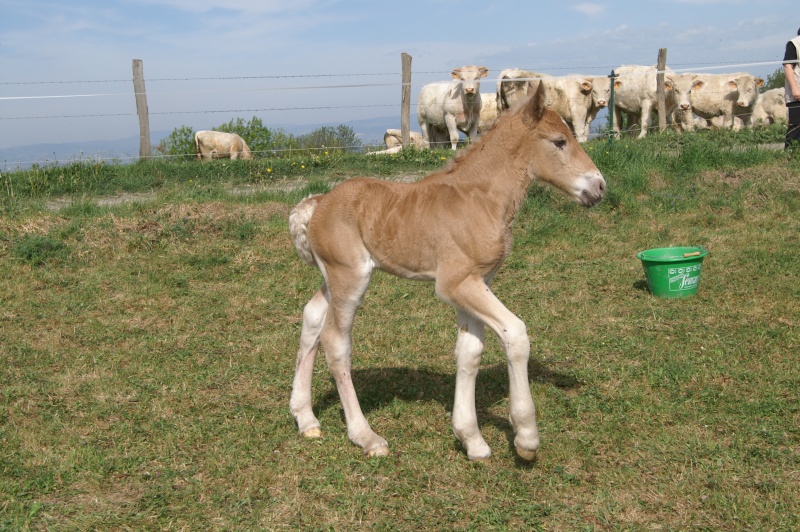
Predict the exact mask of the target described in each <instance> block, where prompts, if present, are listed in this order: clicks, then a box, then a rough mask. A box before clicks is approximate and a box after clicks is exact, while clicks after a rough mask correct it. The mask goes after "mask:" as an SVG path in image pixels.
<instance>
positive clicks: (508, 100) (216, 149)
mask: <svg viewBox="0 0 800 532" xmlns="http://www.w3.org/2000/svg"><path fill="white" fill-rule="evenodd" d="M488 73H489V70H488V69H487V68H486V67H482V66H471V65H470V66H464V67H461V68H456V69H455V70H453V72H452V76H453V79H452V80H451V81H444V82H436V83H429V84H427V85H425V86H423V87H422V90H421V91H420V93H419V98H418V100H417V119H418V121H419V126H420V128H421V130H422V132H421V133H418V132H414V131H412V132H410V140H411V144H412V145H413V146H414V147H416V148H417V149H425V148H430V147H445V146H447V145H448V144H449V145H450V147H451V148H452V149H456V146H457V144H458V140H459V132H462V133H464V134H465V135H467V137H469V139H470V140H475V139H476V138H477V136H478V135H479V134H480V133H481V131H485V130H486V129H488V128H490V127H492V125H493V124H494V122H495V121H496V120H497V118H498V116H500V115H501V114H502V113H503V112H505V111H506V110H507V109H509V108H510V107H511V106H513V105H514V104H515V103H516V102H517V101H519V100H521V99H523V98H524V97H525V96H527V95H528V94H530V93H531V91H534V90H536V89H537V88H538V86H539V84H544V86H545V89H546V94H547V103H546V105H547V107H549V108H550V109H552V110H553V111H555V112H556V113H558V114H559V115H560V116H561V117H562V118H563V119H564V121H565V122H566V123H567V124H568V125H569V126H570V128H571V129H572V131H573V132H574V133H575V138H576V139H577V140H578V141H579V142H586V141H587V140H588V138H589V126H590V124H591V122H592V121H593V120H594V119H595V118H596V117H597V113H598V112H599V111H600V110H601V109H603V108H604V107H606V106H608V105H609V100H610V97H611V81H612V79H611V77H609V76H576V75H570V76H551V75H547V74H539V73H536V72H530V71H527V70H520V69H506V70H503V71H501V72H500V75H499V76H498V77H497V89H496V91H494V92H481V91H480V81H481V79H483V78H485V77H486V76H487V74H488ZM657 73H658V72H657V70H656V67H654V66H639V65H623V66H621V67H619V68H617V69H615V70H614V74H615V77H614V80H613V81H614V106H613V111H614V121H613V130H614V131H613V133H614V134H615V135H619V133H620V124H621V123H622V119H623V117H625V119H626V123H627V126H628V128H629V129H638V131H639V133H638V136H639V137H644V136H645V135H647V132H648V130H649V129H650V128H651V126H652V124H651V120H652V116H653V113H654V112H657V108H658V100H657V90H656V86H657ZM763 84H764V80H763V79H761V78H757V77H755V76H753V75H751V74H748V73H745V72H738V73H733V74H698V73H676V72H674V71H672V70H670V69H666V71H665V74H664V88H665V107H666V121H667V123H669V124H670V125H671V127H674V128H675V129H677V130H679V131H690V130H693V129H705V128H732V129H734V130H739V129H741V128H743V127H753V126H754V125H759V124H765V125H766V124H772V123H775V122H780V121H784V122H785V121H786V104H785V103H784V89H783V88H779V89H771V90H768V91H766V92H764V93H759V88H760V87H761V86H763ZM384 143H385V144H386V149H384V150H381V151H378V152H372V153H373V154H389V153H396V152H398V151H399V150H401V149H402V140H401V132H400V130H399V129H388V130H386V133H385V135H384ZM195 148H196V154H197V158H198V159H200V160H204V159H205V160H208V159H219V158H230V159H252V158H253V155H252V153H251V152H250V149H249V148H248V147H247V144H246V143H245V141H244V140H243V139H242V138H241V137H240V136H238V135H236V134H234V133H223V132H220V131H198V132H197V133H196V134H195Z"/></svg>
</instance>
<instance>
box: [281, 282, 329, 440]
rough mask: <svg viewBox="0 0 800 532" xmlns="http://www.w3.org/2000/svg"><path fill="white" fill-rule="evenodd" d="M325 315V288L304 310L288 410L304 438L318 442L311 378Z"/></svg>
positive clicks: (326, 300) (317, 423)
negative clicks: (290, 411) (312, 406)
mask: <svg viewBox="0 0 800 532" xmlns="http://www.w3.org/2000/svg"><path fill="white" fill-rule="evenodd" d="M327 313H328V289H327V286H325V284H324V283H323V284H322V288H320V289H319V291H318V292H317V293H316V294H314V297H312V298H311V300H310V301H309V302H308V303H307V304H306V306H305V308H304V309H303V329H302V332H301V333H300V348H299V349H298V350H297V363H296V365H295V369H294V384H293V385H292V398H291V400H290V401H289V407H290V408H291V410H292V415H294V418H295V420H296V421H297V428H298V429H299V430H300V433H301V434H302V435H303V436H306V437H307V438H319V437H321V436H322V430H321V429H320V424H319V421H318V420H317V418H316V417H315V416H314V412H313V410H312V409H311V378H312V376H313V374H314V359H315V358H316V356H317V347H318V346H319V335H320V332H322V325H323V324H324V323H325V316H326V314H327Z"/></svg>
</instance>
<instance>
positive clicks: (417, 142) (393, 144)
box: [367, 129, 426, 155]
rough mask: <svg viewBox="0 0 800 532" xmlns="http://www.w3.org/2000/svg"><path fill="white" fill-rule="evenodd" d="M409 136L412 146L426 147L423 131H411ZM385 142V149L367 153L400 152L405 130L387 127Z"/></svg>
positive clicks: (384, 153) (416, 147)
mask: <svg viewBox="0 0 800 532" xmlns="http://www.w3.org/2000/svg"><path fill="white" fill-rule="evenodd" d="M408 136H409V141H410V142H411V146H413V147H414V148H415V149H418V150H423V149H425V148H426V146H425V142H424V141H423V140H422V134H421V133H418V132H416V131H409V132H408ZM383 143H384V144H385V145H386V149H385V150H378V151H371V152H367V155H392V154H395V153H400V151H402V149H403V132H402V131H401V130H399V129H387V130H386V133H384V134H383Z"/></svg>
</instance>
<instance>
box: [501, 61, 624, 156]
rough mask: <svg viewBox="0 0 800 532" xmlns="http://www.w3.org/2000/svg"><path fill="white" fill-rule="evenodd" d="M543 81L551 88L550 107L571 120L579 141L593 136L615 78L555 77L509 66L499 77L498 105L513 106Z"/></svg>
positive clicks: (503, 108) (567, 120)
mask: <svg viewBox="0 0 800 532" xmlns="http://www.w3.org/2000/svg"><path fill="white" fill-rule="evenodd" d="M539 84H543V85H544V86H545V88H546V89H547V103H546V105H547V108H548V109H552V110H553V111H555V112H556V113H558V114H559V116H561V118H563V119H564V121H566V122H567V124H569V126H570V127H571V128H572V130H573V131H574V133H575V138H576V139H577V140H578V142H586V141H587V140H588V139H589V125H590V123H591V122H592V120H594V118H595V117H596V116H597V113H598V112H599V111H600V109H602V108H603V107H605V106H606V105H608V98H609V96H610V94H611V80H610V79H609V78H606V77H599V76H598V77H591V76H563V77H554V76H548V75H546V74H538V73H536V72H530V71H526V70H519V69H507V70H503V71H502V72H501V73H500V76H499V77H498V80H497V95H496V99H497V108H498V109H500V110H501V111H502V110H505V109H508V108H510V107H511V106H512V105H513V104H514V102H516V101H518V100H520V99H522V98H524V97H525V96H526V95H527V94H528V93H529V92H530V91H531V90H536V88H537V87H538V85H539Z"/></svg>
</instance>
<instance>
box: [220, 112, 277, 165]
mask: <svg viewBox="0 0 800 532" xmlns="http://www.w3.org/2000/svg"><path fill="white" fill-rule="evenodd" d="M214 131H224V132H225V133H236V134H237V135H239V136H240V137H242V138H243V139H244V141H245V142H246V143H247V146H248V147H249V148H250V151H251V152H253V155H254V156H256V157H259V156H263V155H264V154H265V152H267V151H269V150H272V149H274V148H275V146H274V145H273V142H272V132H271V131H270V130H269V129H268V128H267V127H266V126H264V123H263V122H262V121H261V119H260V118H258V117H256V116H254V117H253V118H252V119H250V120H249V121H248V122H245V121H244V119H242V118H237V119H236V120H233V119H231V121H230V122H228V123H227V124H222V125H221V126H219V127H217V128H214Z"/></svg>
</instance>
